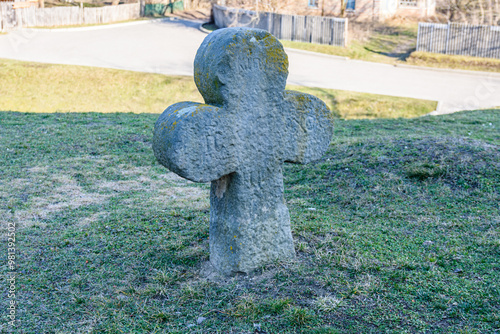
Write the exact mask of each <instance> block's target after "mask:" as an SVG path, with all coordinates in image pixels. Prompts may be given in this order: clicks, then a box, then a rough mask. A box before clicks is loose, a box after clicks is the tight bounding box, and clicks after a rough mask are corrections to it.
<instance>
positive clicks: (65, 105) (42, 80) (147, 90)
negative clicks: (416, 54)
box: [0, 59, 437, 118]
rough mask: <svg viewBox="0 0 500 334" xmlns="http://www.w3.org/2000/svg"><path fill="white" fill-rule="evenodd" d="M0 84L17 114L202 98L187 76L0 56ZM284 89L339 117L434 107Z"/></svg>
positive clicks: (5, 104) (6, 106)
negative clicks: (323, 104) (307, 96)
mask: <svg viewBox="0 0 500 334" xmlns="http://www.w3.org/2000/svg"><path fill="white" fill-rule="evenodd" d="M0 82H2V85H0V109H3V110H12V111H21V112H88V111H99V112H117V111H118V112H134V113H161V112H162V111H163V110H164V109H165V108H166V107H167V106H169V105H171V104H173V103H176V102H179V101H197V102H202V97H201V95H200V94H199V93H198V90H197V89H196V86H195V84H194V81H193V78H192V77H182V76H166V75H161V74H150V73H139V72H131V71H121V70H112V69H105V68H92V67H85V66H69V65H52V64H41V63H30V62H21V61H14V60H6V59H0ZM49 82H50V84H47V83H49ZM290 88H291V89H295V90H299V91H302V92H306V93H311V94H314V95H317V96H318V97H320V98H321V99H323V100H324V101H325V102H326V103H327V104H328V106H329V107H330V109H331V110H333V111H334V113H335V114H336V115H337V116H339V117H342V118H379V117H385V118H397V117H415V116H420V115H425V114H427V113H429V112H431V111H433V110H435V109H436V105H437V103H436V102H434V101H426V100H417V99H410V98H399V97H391V96H383V95H374V94H366V93H356V92H349V91H340V90H332V89H319V88H306V87H298V86H292V87H290ZM35 92H36V93H35ZM90 97H91V98H90Z"/></svg>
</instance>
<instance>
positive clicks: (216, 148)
mask: <svg viewBox="0 0 500 334" xmlns="http://www.w3.org/2000/svg"><path fill="white" fill-rule="evenodd" d="M233 124H234V121H233V120H231V117H230V116H229V115H228V114H227V113H226V112H225V111H224V109H221V108H217V107H213V106H210V105H206V104H200V103H194V102H180V103H176V104H174V105H171V106H170V107H168V108H167V109H166V110H165V111H164V112H163V114H162V115H161V116H160V117H159V118H158V120H157V121H156V124H155V129H154V137H153V151H154V154H155V156H156V158H157V160H158V161H159V162H160V163H161V164H162V165H163V166H165V167H167V168H168V169H170V170H171V171H172V172H174V173H176V174H178V175H180V176H182V177H184V178H186V179H189V180H191V181H194V182H210V181H214V180H217V179H219V178H221V177H222V176H224V175H227V174H229V173H232V172H234V171H235V169H236V161H237V157H236V147H235V146H236V144H235V143H236V140H235V138H234V134H233V133H234V131H232V130H231V127H232V126H233Z"/></svg>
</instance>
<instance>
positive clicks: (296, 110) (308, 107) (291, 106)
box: [283, 90, 333, 164]
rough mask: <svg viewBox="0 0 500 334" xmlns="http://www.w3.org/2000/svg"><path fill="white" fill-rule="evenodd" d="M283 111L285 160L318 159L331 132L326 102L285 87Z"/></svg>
mask: <svg viewBox="0 0 500 334" xmlns="http://www.w3.org/2000/svg"><path fill="white" fill-rule="evenodd" d="M284 114H285V134H286V135H285V143H284V146H283V147H284V157H285V159H284V160H285V161H286V162H293V163H300V164H306V163H308V162H311V161H314V160H317V159H319V158H320V157H321V156H322V155H323V154H324V153H325V151H326V150H327V148H328V145H329V144H330V140H331V138H332V135H333V124H332V119H331V118H330V110H329V109H328V107H327V106H326V105H325V103H324V102H323V101H321V100H320V99H318V98H317V97H315V96H313V95H309V94H305V93H300V92H296V91H289V90H287V91H285V111H284Z"/></svg>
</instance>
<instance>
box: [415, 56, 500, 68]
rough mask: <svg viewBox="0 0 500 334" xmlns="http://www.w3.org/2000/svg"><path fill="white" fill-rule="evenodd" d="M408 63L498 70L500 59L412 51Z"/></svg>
mask: <svg viewBox="0 0 500 334" xmlns="http://www.w3.org/2000/svg"><path fill="white" fill-rule="evenodd" d="M407 63H408V64H410V65H424V66H431V67H439V68H453V69H462V70H470V71H490V72H500V59H491V58H479V57H469V56H451V55H444V54H440V53H429V52H413V53H412V54H411V55H410V57H409V58H408V59H407Z"/></svg>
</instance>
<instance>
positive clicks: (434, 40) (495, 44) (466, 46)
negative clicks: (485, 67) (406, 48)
mask: <svg viewBox="0 0 500 334" xmlns="http://www.w3.org/2000/svg"><path fill="white" fill-rule="evenodd" d="M417 51H425V52H434V53H444V54H450V55H463V56H473V57H483V58H498V59H500V27H499V26H480V25H471V24H460V23H449V24H438V23H422V22H421V23H419V24H418V37H417Z"/></svg>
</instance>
